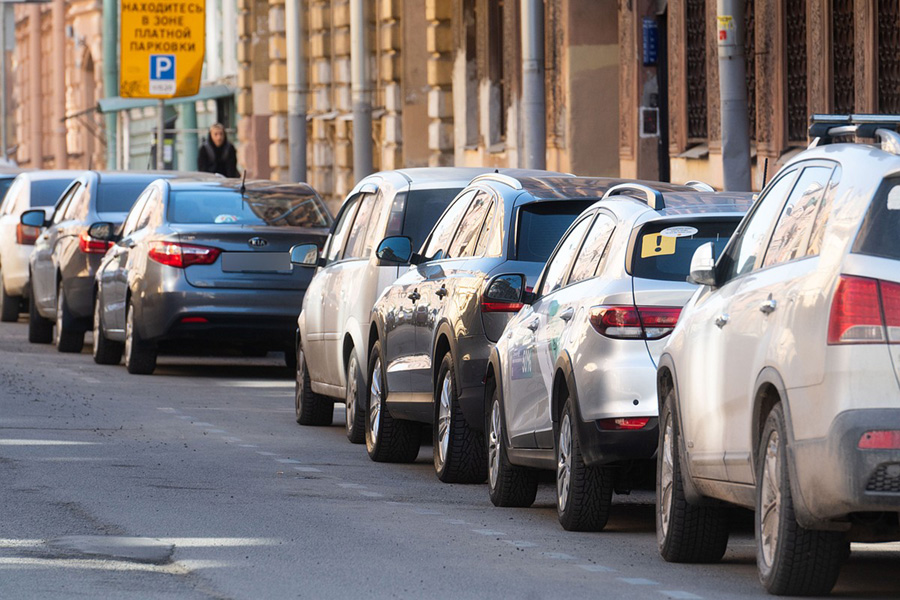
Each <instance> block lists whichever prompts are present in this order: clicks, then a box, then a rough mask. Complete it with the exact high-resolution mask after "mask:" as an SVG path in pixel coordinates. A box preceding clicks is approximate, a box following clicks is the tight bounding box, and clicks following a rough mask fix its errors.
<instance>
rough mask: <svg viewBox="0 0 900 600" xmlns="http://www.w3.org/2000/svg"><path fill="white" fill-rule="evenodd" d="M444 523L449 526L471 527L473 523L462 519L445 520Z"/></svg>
mask: <svg viewBox="0 0 900 600" xmlns="http://www.w3.org/2000/svg"><path fill="white" fill-rule="evenodd" d="M443 521H444V523H447V524H448V525H471V523H469V522H468V521H463V520H462V519H444V520H443Z"/></svg>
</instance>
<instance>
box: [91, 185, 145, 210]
mask: <svg viewBox="0 0 900 600" xmlns="http://www.w3.org/2000/svg"><path fill="white" fill-rule="evenodd" d="M147 183H148V182H147V181H146V180H144V181H105V180H104V181H101V182H100V183H99V184H98V185H97V212H98V213H104V212H128V209H130V208H131V206H132V205H133V204H134V201H135V199H136V198H137V197H138V196H139V195H140V193H141V191H142V190H143V189H144V188H146V187H147Z"/></svg>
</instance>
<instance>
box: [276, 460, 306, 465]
mask: <svg viewBox="0 0 900 600" xmlns="http://www.w3.org/2000/svg"><path fill="white" fill-rule="evenodd" d="M275 461H276V462H280V463H282V464H285V465H299V464H302V463H301V462H300V461H299V460H294V459H293V458H276V459H275Z"/></svg>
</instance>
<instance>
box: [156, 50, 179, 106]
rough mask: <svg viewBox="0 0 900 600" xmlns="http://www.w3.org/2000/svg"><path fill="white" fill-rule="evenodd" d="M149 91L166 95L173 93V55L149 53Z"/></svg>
mask: <svg viewBox="0 0 900 600" xmlns="http://www.w3.org/2000/svg"><path fill="white" fill-rule="evenodd" d="M150 93H151V94H153V95H157V96H168V95H172V94H174V93H175V55H174V54H151V55H150Z"/></svg>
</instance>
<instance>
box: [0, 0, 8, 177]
mask: <svg viewBox="0 0 900 600" xmlns="http://www.w3.org/2000/svg"><path fill="white" fill-rule="evenodd" d="M6 13H7V10H6V3H5V2H4V3H3V4H0V52H2V54H0V147H2V148H0V152H2V156H3V160H9V152H8V151H7V149H8V148H9V142H8V138H7V133H6V132H7V121H6V117H7V115H6V90H7V88H6Z"/></svg>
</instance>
